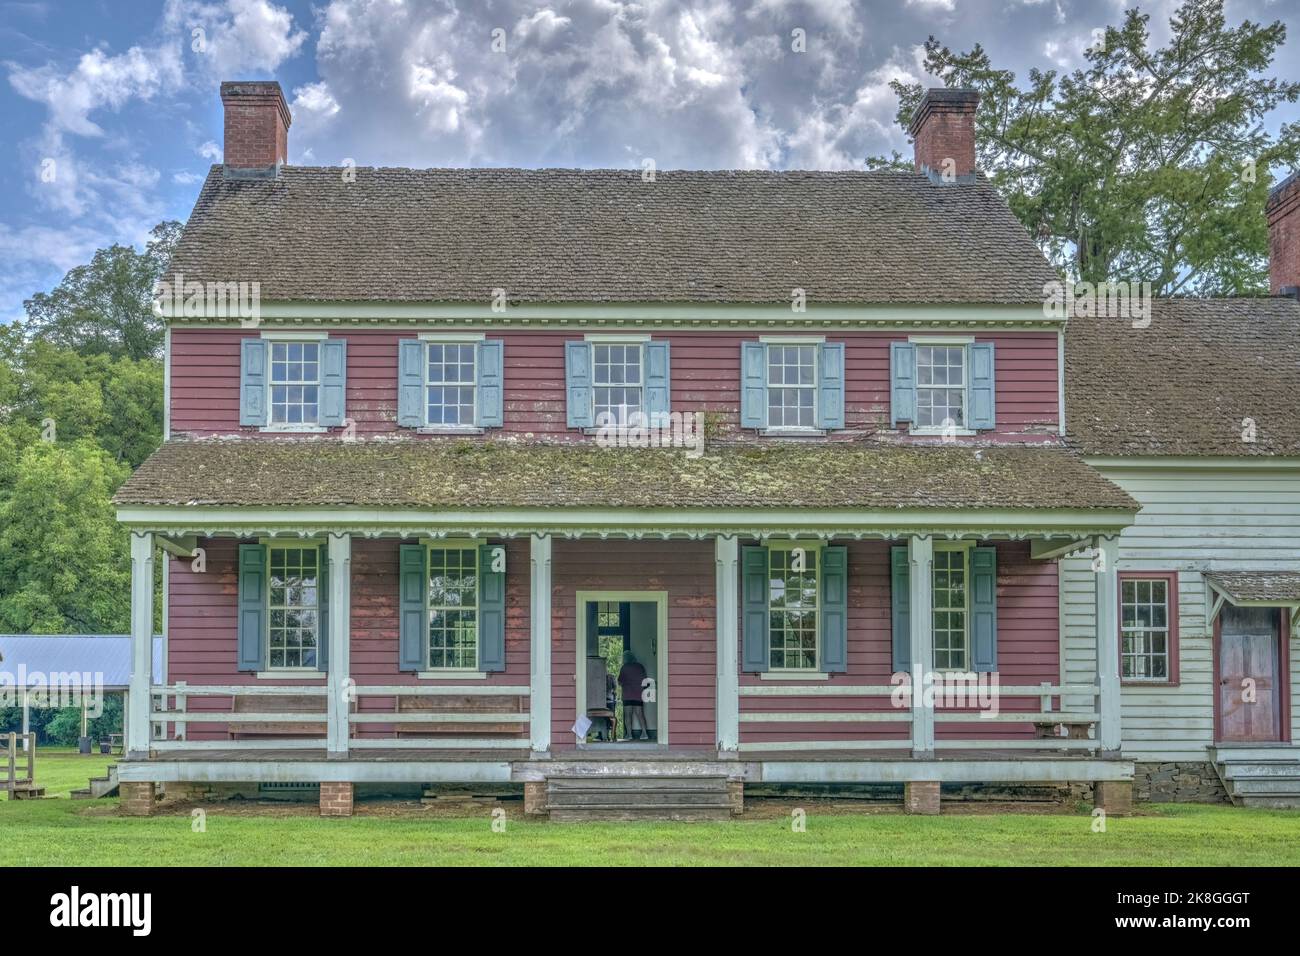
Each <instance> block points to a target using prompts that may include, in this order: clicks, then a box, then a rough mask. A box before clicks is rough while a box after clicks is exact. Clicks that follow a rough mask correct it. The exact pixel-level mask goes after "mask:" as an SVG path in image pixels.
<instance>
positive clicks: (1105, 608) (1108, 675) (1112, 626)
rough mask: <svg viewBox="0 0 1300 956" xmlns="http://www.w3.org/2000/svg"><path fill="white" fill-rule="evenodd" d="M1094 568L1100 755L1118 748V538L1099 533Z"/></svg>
mask: <svg viewBox="0 0 1300 956" xmlns="http://www.w3.org/2000/svg"><path fill="white" fill-rule="evenodd" d="M1095 548H1096V552H1095V555H1094V558H1093V568H1092V569H1093V571H1094V572H1095V574H1096V579H1097V690H1098V697H1099V699H1100V708H1099V711H1100V718H1101V719H1100V721H1099V722H1098V724H1097V741H1098V745H1099V747H1100V748H1101V752H1102V753H1103V754H1112V755H1113V754H1118V753H1119V750H1120V743H1121V741H1120V690H1119V569H1118V567H1117V565H1118V563H1119V538H1118V537H1105V536H1101V535H1098V536H1097V538H1096V541H1095Z"/></svg>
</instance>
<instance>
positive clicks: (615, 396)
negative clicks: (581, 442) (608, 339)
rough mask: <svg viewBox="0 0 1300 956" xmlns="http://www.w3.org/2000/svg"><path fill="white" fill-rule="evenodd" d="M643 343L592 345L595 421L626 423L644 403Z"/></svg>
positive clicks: (638, 412) (636, 414) (631, 421)
mask: <svg viewBox="0 0 1300 956" xmlns="http://www.w3.org/2000/svg"><path fill="white" fill-rule="evenodd" d="M642 365H643V363H642V355H641V345H640V343H636V344H631V345H603V344H597V345H595V346H594V347H593V348H592V384H593V386H594V388H593V390H592V391H593V398H594V405H595V413H596V419H595V420H596V423H597V424H598V425H599V424H617V425H627V424H629V423H635V421H637V420H639V419H634V418H633V416H634V415H635V416H640V415H641V413H642V410H643V406H644V395H643V390H642V387H643V385H644V379H643V377H642Z"/></svg>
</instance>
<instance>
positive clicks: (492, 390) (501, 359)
mask: <svg viewBox="0 0 1300 956" xmlns="http://www.w3.org/2000/svg"><path fill="white" fill-rule="evenodd" d="M474 414H475V416H476V418H477V420H476V421H475V422H474V424H475V425H477V426H478V427H479V428H500V427H501V426H502V425H504V424H505V420H506V413H505V344H504V343H503V342H502V341H501V340H500V339H488V340H485V341H483V342H480V343H479V344H478V402H477V404H476V406H475V413H474Z"/></svg>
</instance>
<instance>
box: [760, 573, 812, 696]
mask: <svg viewBox="0 0 1300 956" xmlns="http://www.w3.org/2000/svg"><path fill="white" fill-rule="evenodd" d="M817 559H818V553H817V549H816V548H815V547H807V548H775V547H774V548H770V549H769V550H768V592H767V593H768V614H769V629H768V633H769V654H770V660H769V661H768V666H769V667H770V668H771V669H772V670H808V671H815V670H816V669H817V611H818V597H817V595H818V583H819V582H818V569H819V565H818V560H817Z"/></svg>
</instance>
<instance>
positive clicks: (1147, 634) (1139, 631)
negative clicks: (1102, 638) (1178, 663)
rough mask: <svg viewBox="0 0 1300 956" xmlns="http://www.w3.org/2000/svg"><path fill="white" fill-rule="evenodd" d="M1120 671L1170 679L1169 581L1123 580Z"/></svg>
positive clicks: (1126, 674)
mask: <svg viewBox="0 0 1300 956" xmlns="http://www.w3.org/2000/svg"><path fill="white" fill-rule="evenodd" d="M1119 611H1120V675H1121V676H1122V677H1124V678H1125V679H1128V680H1152V681H1164V680H1168V679H1169V618H1170V613H1169V582H1168V580H1166V579H1164V578H1123V579H1122V580H1121V581H1120V603H1119Z"/></svg>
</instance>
